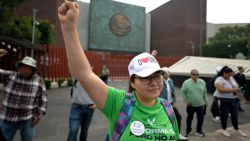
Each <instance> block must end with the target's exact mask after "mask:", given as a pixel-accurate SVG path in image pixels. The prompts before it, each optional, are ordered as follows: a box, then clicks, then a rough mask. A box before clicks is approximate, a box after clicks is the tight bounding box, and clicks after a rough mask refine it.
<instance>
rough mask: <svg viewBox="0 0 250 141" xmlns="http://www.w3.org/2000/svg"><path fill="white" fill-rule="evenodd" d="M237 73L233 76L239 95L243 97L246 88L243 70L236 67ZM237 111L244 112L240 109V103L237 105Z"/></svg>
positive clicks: (240, 67)
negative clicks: (239, 89)
mask: <svg viewBox="0 0 250 141" xmlns="http://www.w3.org/2000/svg"><path fill="white" fill-rule="evenodd" d="M238 71H239V72H238V73H236V74H235V75H234V79H235V80H236V82H237V83H238V85H239V87H240V88H241V93H242V95H243V96H244V94H245V92H246V88H247V81H246V76H245V74H244V71H245V69H244V68H243V67H242V66H239V67H238ZM239 111H241V112H244V111H245V110H244V109H242V107H241V105H240V103H239Z"/></svg>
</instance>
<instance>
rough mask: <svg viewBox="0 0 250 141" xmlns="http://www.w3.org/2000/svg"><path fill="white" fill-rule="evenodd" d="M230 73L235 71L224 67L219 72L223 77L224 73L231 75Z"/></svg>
mask: <svg viewBox="0 0 250 141" xmlns="http://www.w3.org/2000/svg"><path fill="white" fill-rule="evenodd" d="M229 72H233V70H232V69H231V68H229V67H228V66H224V67H223V68H222V69H221V71H220V72H219V74H218V76H223V74H224V73H229Z"/></svg>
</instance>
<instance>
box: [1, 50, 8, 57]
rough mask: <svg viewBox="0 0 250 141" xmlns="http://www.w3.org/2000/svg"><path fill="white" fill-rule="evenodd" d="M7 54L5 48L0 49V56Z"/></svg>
mask: <svg viewBox="0 0 250 141" xmlns="http://www.w3.org/2000/svg"><path fill="white" fill-rule="evenodd" d="M6 54H7V51H6V50H5V49H0V57H3V56H4V55H6Z"/></svg>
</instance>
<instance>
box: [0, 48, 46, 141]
mask: <svg viewBox="0 0 250 141" xmlns="http://www.w3.org/2000/svg"><path fill="white" fill-rule="evenodd" d="M0 52H1V53H0V54H1V55H0V56H3V55H4V54H6V51H2V50H0ZM36 69H37V66H36V61H35V60H34V59H33V58H31V57H28V56H26V57H24V58H23V59H22V61H19V62H17V71H8V70H3V69H0V74H1V75H2V78H3V79H5V80H7V82H6V84H5V85H4V86H5V87H4V99H3V102H2V106H3V109H2V111H1V113H0V118H1V119H2V120H1V124H0V126H1V130H2V133H3V135H4V137H5V138H6V140H7V141H12V140H13V137H14V136H15V133H16V131H17V130H20V134H21V138H22V141H32V139H33V134H34V127H35V125H36V124H37V123H38V122H39V121H40V119H41V118H42V117H43V115H44V114H45V110H46V105H47V95H46V87H45V85H44V82H43V80H42V78H40V77H39V76H38V75H37V74H36Z"/></svg>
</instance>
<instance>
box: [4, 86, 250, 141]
mask: <svg viewBox="0 0 250 141" xmlns="http://www.w3.org/2000/svg"><path fill="white" fill-rule="evenodd" d="M109 84H110V85H112V86H115V87H117V88H122V89H127V87H128V82H127V81H112V82H110V83H109ZM69 93H70V88H58V89H52V90H48V110H47V114H46V116H45V117H44V118H43V119H42V120H41V121H40V123H38V125H37V127H36V131H35V137H34V141H65V140H67V134H68V116H69V110H70V104H71V99H70V94H69ZM0 94H2V92H0ZM176 95H177V108H178V110H179V111H180V113H181V115H182V133H183V134H184V133H185V132H184V131H185V121H186V112H185V104H184V103H183V101H182V98H181V97H180V89H179V88H176ZM208 98H209V106H208V108H209V107H210V104H211V101H212V96H209V97H208ZM242 107H243V108H244V109H245V112H240V114H239V124H240V125H241V129H242V130H244V131H246V132H247V133H248V135H249V136H250V124H249V123H250V102H247V103H245V104H244V105H242ZM228 123H229V124H228V125H229V127H230V126H231V121H230V120H228ZM195 126H196V119H195V118H194V120H193V129H195ZM220 127H221V126H220V123H215V122H214V121H213V120H212V116H211V112H210V111H209V109H207V115H206V116H205V120H204V125H203V131H204V132H205V133H206V137H203V138H202V137H196V136H191V137H190V138H189V141H201V140H202V141H215V140H221V141H227V140H237V141H247V140H248V141H249V140H250V137H246V138H242V137H239V136H237V135H234V136H232V137H231V138H225V137H223V136H222V135H220V134H219V133H218V130H219V129H220ZM106 132H107V122H106V119H105V117H104V116H103V115H102V113H101V112H100V111H99V110H96V111H95V114H94V118H93V121H92V123H91V127H90V129H89V136H88V141H103V140H104V139H105V136H106ZM14 141H20V135H19V133H18V134H16V136H15V139H14Z"/></svg>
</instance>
